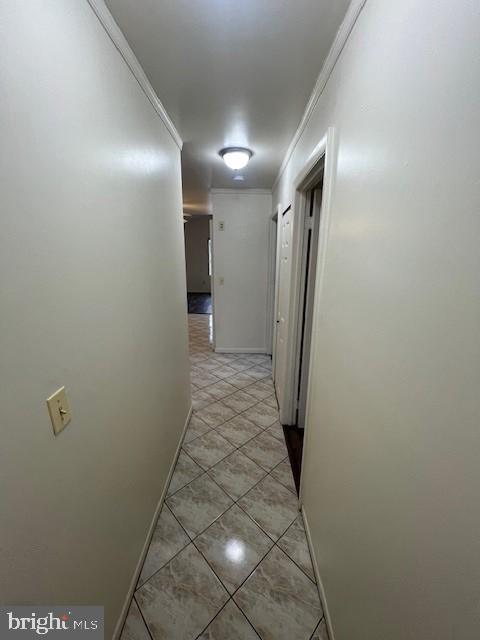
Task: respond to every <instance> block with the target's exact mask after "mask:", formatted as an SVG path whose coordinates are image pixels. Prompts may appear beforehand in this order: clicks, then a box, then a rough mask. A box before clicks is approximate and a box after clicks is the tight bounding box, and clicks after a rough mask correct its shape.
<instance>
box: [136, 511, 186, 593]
mask: <svg viewBox="0 0 480 640" xmlns="http://www.w3.org/2000/svg"><path fill="white" fill-rule="evenodd" d="M189 542H190V538H189V537H188V536H187V534H186V533H185V531H184V530H183V529H182V527H181V526H180V525H179V524H178V522H177V520H176V519H175V517H174V516H173V514H172V512H171V511H170V509H169V508H168V507H167V505H166V504H164V505H163V508H162V511H161V513H160V517H159V519H158V521H157V526H156V527H155V531H154V532H153V537H152V540H151V542H150V547H149V549H148V552H147V556H146V558H145V562H144V564H143V569H142V573H141V574H140V580H139V584H140V585H141V584H143V583H144V582H146V580H148V579H149V578H150V577H151V576H152V575H153V574H154V573H155V572H156V571H158V570H159V569H161V568H162V567H163V566H164V565H165V564H166V563H167V562H168V561H169V560H171V559H172V558H173V556H174V555H176V554H177V553H178V552H179V551H180V550H181V549H183V547H186V546H187V544H188V543H189Z"/></svg>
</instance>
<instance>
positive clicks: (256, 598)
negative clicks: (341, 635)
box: [234, 547, 322, 640]
mask: <svg viewBox="0 0 480 640" xmlns="http://www.w3.org/2000/svg"><path fill="white" fill-rule="evenodd" d="M234 600H235V602H236V603H237V605H238V606H239V607H240V608H241V609H242V611H244V613H245V614H246V616H247V617H248V619H249V620H250V622H251V623H252V624H253V626H254V627H255V629H256V630H257V632H258V634H259V635H260V637H261V638H262V639H263V640H292V638H295V640H310V637H311V635H312V633H313V631H314V630H315V628H316V626H317V625H318V623H319V621H320V619H321V617H322V608H321V605H320V600H319V597H318V592H317V589H316V587H315V585H314V584H313V583H312V581H311V580H309V579H308V578H307V577H306V575H305V574H304V573H303V572H302V571H300V569H299V568H298V567H297V566H296V565H295V564H294V563H293V562H292V561H291V560H290V559H289V558H288V557H287V556H286V555H285V554H284V553H283V552H282V551H281V550H280V549H278V548H277V547H274V548H273V549H272V550H271V551H270V552H269V554H268V555H267V557H266V558H265V559H264V560H263V562H262V563H261V564H260V565H259V567H258V568H257V569H255V571H254V572H253V574H252V575H251V576H250V577H249V578H248V580H247V581H246V582H245V583H244V584H243V585H242V587H240V589H239V590H238V591H237V593H236V594H235V595H234Z"/></svg>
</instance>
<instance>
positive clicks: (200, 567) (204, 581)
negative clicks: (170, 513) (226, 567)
mask: <svg viewBox="0 0 480 640" xmlns="http://www.w3.org/2000/svg"><path fill="white" fill-rule="evenodd" d="M135 597H136V599H137V602H138V605H139V607H140V610H141V611H142V614H143V616H144V618H145V620H146V623H147V626H148V628H149V630H150V633H151V634H152V636H153V638H154V640H193V638H196V637H197V635H198V634H199V633H201V631H202V630H203V629H204V628H205V627H206V626H207V625H208V624H209V623H210V621H211V620H212V619H213V618H214V616H215V615H216V614H217V612H218V611H219V609H220V608H221V607H222V606H223V605H224V604H225V603H226V602H227V600H228V593H227V591H226V590H225V589H224V587H223V586H222V584H221V583H220V581H219V580H218V578H217V577H216V575H215V574H214V573H213V571H212V570H211V569H210V567H209V566H208V564H207V563H206V561H205V559H204V558H203V556H202V555H201V554H200V553H199V551H197V549H196V548H195V546H194V545H193V544H190V545H188V547H186V548H185V549H184V550H183V551H182V552H180V553H179V554H178V555H177V556H175V558H173V560H171V561H170V562H169V563H168V564H167V565H165V567H163V569H160V571H158V572H157V573H156V574H155V575H154V576H153V578H151V579H150V580H149V581H148V582H147V583H146V584H145V585H144V586H143V587H141V588H140V589H139V590H138V591H137V592H136V596H135Z"/></svg>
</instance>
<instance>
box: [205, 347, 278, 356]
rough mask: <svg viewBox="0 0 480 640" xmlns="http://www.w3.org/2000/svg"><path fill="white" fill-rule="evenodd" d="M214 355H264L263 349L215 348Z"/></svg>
mask: <svg viewBox="0 0 480 640" xmlns="http://www.w3.org/2000/svg"><path fill="white" fill-rule="evenodd" d="M215 353H261V354H262V355H266V350H265V347H263V348H257V347H215Z"/></svg>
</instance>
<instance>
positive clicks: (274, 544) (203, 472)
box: [133, 347, 324, 639]
mask: <svg viewBox="0 0 480 640" xmlns="http://www.w3.org/2000/svg"><path fill="white" fill-rule="evenodd" d="M209 348H210V347H209ZM199 353H201V352H199ZM208 359H209V358H208V356H207V360H208ZM239 359H240V358H239ZM250 362H251V361H250ZM223 366H228V364H226V363H220V366H219V367H218V368H221V367H223ZM256 366H258V367H262V365H261V364H259V363H255V364H253V365H252V367H250V369H252V368H254V367H256ZM262 368H265V367H262ZM248 370H249V369H246V370H243V371H241V372H240V371H237V372H236V374H238V373H244V372H245V373H247V371H248ZM205 371H206V373H209V374H210V375H213V376H214V375H215V374H214V373H213V370H212V372H210V371H208V370H205ZM236 374H232V375H231V376H229V377H234V375H236ZM267 377H271V373H270V372H269V375H268V376H265V378H267ZM217 378H218V376H217ZM265 378H262V379H259V380H253V382H252V383H251V384H249V385H247V386H246V387H242V388H235V391H233V392H232V393H228V394H227V395H225V396H223V397H222V398H220V399H216V398H214V397H213V396H210V397H211V398H212V402H211V403H209V404H207V405H205V407H202V408H201V409H199V410H195V411H194V412H193V413H192V415H194V414H195V415H196V417H197V419H199V420H201V422H203V423H204V424H205V426H206V427H207V428H208V431H206V432H205V433H203V434H201V435H199V436H196V437H195V438H193V439H192V440H190V441H189V442H188V443H185V444H190V443H192V442H195V440H197V439H198V438H201V437H202V436H204V435H207V434H208V433H210V432H211V431H215V433H216V434H217V435H219V436H220V437H221V438H222V439H223V440H225V442H227V443H228V444H229V445H230V446H233V447H234V449H233V450H232V451H230V452H229V453H227V454H226V455H225V456H223V457H222V458H220V460H217V461H216V462H215V463H214V464H213V465H211V466H209V467H207V468H206V469H204V468H203V467H202V466H201V465H200V464H198V462H197V461H196V460H195V458H193V457H192V456H191V455H190V454H189V453H188V451H186V450H185V449H184V448H183V445H182V450H183V452H184V454H185V455H186V456H187V457H188V458H189V459H190V460H191V461H192V462H194V463H195V464H196V465H197V466H198V467H199V469H201V473H200V474H199V475H198V476H196V477H195V478H194V479H193V480H191V481H190V482H188V483H186V484H185V485H183V486H182V487H180V488H179V489H177V491H175V492H174V493H172V494H170V495H168V498H170V497H173V496H174V495H175V494H177V493H178V492H179V491H181V490H182V489H183V488H185V487H186V486H188V485H190V484H192V483H193V482H195V480H198V479H199V478H201V477H202V476H205V475H206V476H207V477H208V478H209V479H210V480H212V481H213V482H214V484H215V485H216V486H217V487H218V488H219V489H220V490H221V491H222V492H223V493H224V494H225V496H227V497H228V498H229V500H231V501H232V503H231V504H230V505H229V506H228V507H227V508H226V509H225V510H224V511H223V512H222V513H221V514H220V515H219V516H217V517H216V518H215V519H214V520H213V521H212V522H211V523H210V524H209V525H208V526H207V527H205V528H204V529H203V530H202V531H200V532H199V533H197V534H195V535H194V537H193V538H192V537H191V535H190V534H189V533H188V531H187V530H186V529H185V528H184V526H183V525H182V523H181V522H180V521H179V520H178V518H177V516H176V515H175V513H174V512H173V510H172V509H171V508H170V507H169V505H168V504H167V503H166V506H167V509H168V511H169V512H170V513H171V515H172V516H173V518H174V519H175V521H176V522H177V523H178V525H179V526H180V528H181V529H182V531H184V532H185V534H186V536H187V538H188V543H187V544H186V545H184V546H183V547H182V548H181V549H180V550H179V551H178V552H177V553H175V554H174V555H173V556H172V557H171V558H170V559H169V560H168V561H167V562H166V563H165V564H164V565H162V567H160V568H159V569H158V570H157V571H155V572H154V573H153V574H152V575H151V576H150V577H149V578H148V579H147V580H146V581H145V582H144V583H143V584H142V585H141V586H140V587H139V588H138V589H136V590H135V593H134V596H133V598H134V599H135V602H136V604H137V606H138V609H139V611H140V615H141V617H142V620H143V622H144V624H145V626H146V628H147V631H148V633H149V635H150V637H152V636H151V633H150V630H149V628H148V625H147V623H146V620H145V619H144V617H143V613H142V611H141V609H140V605H139V604H138V602H137V599H136V597H135V596H136V593H137V591H138V590H139V589H141V588H142V587H143V586H144V585H145V584H146V583H147V582H148V581H149V580H151V579H152V578H153V577H154V576H155V575H156V574H157V573H158V572H159V571H161V569H163V568H164V567H165V566H166V565H167V564H169V563H170V562H171V561H172V560H173V559H174V558H175V557H177V556H178V555H179V554H180V553H181V552H182V551H184V550H185V548H186V547H187V546H188V545H189V544H193V546H194V548H195V549H196V550H197V551H198V553H200V555H201V557H202V558H203V559H204V560H205V562H206V563H207V566H208V567H209V569H210V570H211V571H212V572H213V574H214V576H215V577H216V578H217V580H218V581H219V582H220V584H221V585H222V587H223V588H224V589H225V591H226V593H227V595H228V599H227V601H226V602H225V604H224V605H223V606H222V607H221V608H220V610H219V611H218V612H217V613H216V615H215V616H214V617H213V618H212V619H211V620H210V621H209V623H208V624H207V625H206V627H205V628H204V629H203V630H202V631H201V632H200V633H199V634H198V635H197V636H195V637H196V638H197V639H198V638H200V636H201V635H202V634H203V633H204V632H205V631H206V629H208V627H209V626H210V625H211V624H212V623H213V621H214V620H215V619H216V618H217V617H218V616H219V615H220V613H221V612H222V611H223V610H224V608H225V607H226V606H227V604H228V603H229V601H230V600H231V601H232V602H233V604H234V606H236V607H237V608H238V610H239V611H240V613H241V614H242V616H243V617H244V618H245V619H246V621H247V622H248V624H249V626H250V627H251V628H252V630H253V631H254V633H255V635H256V636H257V637H260V636H259V634H258V632H257V630H256V629H255V627H254V626H253V624H252V623H251V622H250V620H249V618H248V616H247V615H246V613H245V612H244V611H243V609H242V608H241V606H240V605H239V604H237V603H236V601H235V600H234V598H233V596H234V595H235V594H236V593H237V592H238V591H239V589H241V587H242V586H243V585H244V584H245V582H246V581H247V580H248V579H249V578H250V576H251V575H252V574H253V573H254V572H255V571H256V569H257V568H258V567H259V565H260V564H261V563H262V562H263V561H264V559H265V558H266V556H267V555H268V554H269V553H270V552H271V551H272V550H273V549H274V548H275V547H277V549H278V550H279V551H280V552H281V553H283V554H284V555H285V556H286V558H287V559H288V560H290V561H291V562H292V563H293V564H294V565H295V567H297V569H299V570H300V571H301V572H302V574H303V575H305V576H306V578H307V579H308V580H309V582H312V583H313V584H315V583H314V582H313V581H312V580H311V578H310V577H309V576H308V575H307V574H306V572H305V571H304V570H303V569H302V568H301V567H300V566H299V565H298V564H297V562H296V561H295V560H294V559H293V558H291V557H290V556H289V554H288V553H286V552H285V551H284V550H283V549H282V548H281V547H279V546H278V542H279V541H280V540H281V539H282V538H283V537H284V536H285V534H286V533H287V532H288V531H289V530H290V528H291V527H292V526H293V525H294V523H295V522H296V520H297V518H298V515H297V516H296V517H295V518H294V520H293V521H292V522H291V523H290V524H289V525H288V526H287V528H286V529H285V531H283V533H281V535H280V536H279V537H278V539H277V540H274V539H273V538H272V537H271V535H270V534H268V533H267V532H266V531H264V529H263V528H262V527H261V526H260V525H259V524H258V523H257V522H256V521H255V519H254V518H253V517H252V516H250V514H249V513H247V512H246V511H245V509H243V508H242V506H241V505H240V504H238V502H239V501H240V500H241V499H242V498H244V497H245V496H246V495H247V494H248V493H250V491H252V490H253V489H254V488H255V487H256V486H257V485H258V484H260V483H261V482H262V481H263V480H265V479H266V478H267V476H270V478H271V479H272V480H273V481H274V482H275V483H277V484H278V485H280V486H282V487H283V488H284V489H286V490H288V491H289V492H290V493H292V494H293V495H296V493H294V492H293V491H291V490H290V489H289V488H288V487H285V485H284V484H282V483H281V482H280V481H279V480H277V479H276V478H275V477H274V476H273V475H272V472H273V471H275V470H276V469H277V468H278V467H279V466H280V465H281V464H283V463H284V462H285V460H286V459H288V455H287V456H286V457H285V458H282V460H280V462H278V463H277V464H275V465H274V466H273V467H272V468H271V469H269V470H266V469H264V468H263V467H262V466H261V465H259V464H258V463H257V462H256V461H255V460H252V458H250V457H249V456H248V454H247V453H245V452H243V451H241V449H242V448H243V447H244V446H245V445H247V444H248V443H249V442H251V441H252V440H254V439H255V438H257V437H260V436H261V435H262V434H264V433H265V432H266V431H268V430H270V429H271V428H272V426H273V425H274V424H275V422H278V421H279V420H278V418H277V420H275V421H274V422H273V423H271V424H270V425H269V426H267V427H263V426H261V425H258V424H257V423H255V422H253V421H252V420H249V421H250V422H252V423H253V424H254V425H255V426H256V427H258V428H259V429H261V430H260V432H259V433H257V434H255V435H254V436H252V437H251V438H248V439H247V440H246V441H245V442H243V443H242V444H240V445H236V444H234V443H232V442H231V441H230V440H228V438H225V437H224V436H223V435H222V434H221V433H220V432H219V431H218V428H219V427H221V426H223V425H224V424H225V423H227V422H229V421H230V420H233V419H234V418H236V417H238V416H241V415H242V414H244V413H245V412H246V411H248V410H249V409H252V408H254V407H256V406H257V405H259V404H261V403H265V402H266V400H267V399H269V398H270V397H271V396H273V395H275V399H276V394H275V391H273V392H272V393H270V394H269V395H268V396H266V397H265V398H262V399H257V398H255V397H254V396H252V395H250V397H251V398H252V399H255V400H256V402H255V403H254V404H253V405H251V406H250V407H248V408H247V409H244V410H243V411H241V412H239V413H237V412H236V410H235V409H232V407H229V406H228V405H226V404H224V403H223V400H224V399H225V398H228V397H230V396H232V395H234V394H235V393H237V392H239V391H243V392H244V393H246V394H247V395H249V394H248V391H247V389H248V387H250V386H252V385H253V384H256V383H258V382H260V383H261V382H263V381H264V380H265ZM222 380H223V381H225V382H227V383H228V378H218V381H217V382H214V383H210V384H209V385H206V386H205V387H202V388H200V389H199V390H200V391H203V390H205V393H207V395H208V391H207V389H208V387H209V386H213V385H215V384H218V382H221V381H222ZM228 384H231V383H228ZM232 386H234V385H232ZM216 403H220V404H222V405H223V406H225V407H227V408H229V409H230V410H232V411H234V412H235V415H234V416H232V417H231V418H229V419H227V420H224V421H223V422H221V423H220V424H218V425H215V426H214V427H213V426H211V425H209V424H208V423H207V422H206V421H205V420H203V418H202V417H201V416H199V415H198V411H201V410H202V409H203V408H207V407H208V406H211V405H212V404H216ZM267 406H269V407H270V408H272V409H274V407H271V405H267ZM275 410H276V411H277V413H278V403H277V408H276V409H275ZM246 419H247V420H248V418H246ZM269 435H270V436H271V437H273V438H275V439H276V440H278V441H280V442H282V440H280V439H279V438H276V437H275V436H274V435H273V434H272V433H270V434H269ZM283 444H285V440H284V439H283ZM236 452H240V453H242V454H243V455H245V456H246V457H247V458H248V459H249V460H250V461H251V462H253V464H255V465H256V466H257V467H258V468H259V469H260V470H261V471H263V472H264V474H265V475H263V476H262V478H261V479H260V480H259V481H258V482H256V483H255V484H253V485H252V486H251V487H250V488H249V489H248V490H247V491H246V492H245V493H243V494H242V495H241V496H239V497H238V498H237V499H235V498H233V497H232V496H231V495H230V494H228V493H227V491H226V490H225V489H223V487H221V486H220V485H219V484H218V483H217V482H216V481H215V479H214V478H213V477H212V476H211V475H210V474H209V471H211V470H212V469H213V468H214V467H215V466H217V465H218V464H220V463H221V462H222V461H224V460H226V459H227V458H228V457H230V456H232V455H233V454H234V453H236ZM234 506H237V507H238V508H239V509H240V510H241V512H242V513H243V514H244V515H246V516H247V517H248V518H249V520H251V522H252V523H253V524H254V525H256V526H257V527H258V528H259V530H260V531H261V532H262V533H263V534H264V535H266V536H267V538H268V539H269V540H270V542H271V543H272V546H271V547H270V548H269V549H268V551H267V552H266V553H265V554H264V555H263V556H262V557H261V559H260V560H259V561H258V562H256V563H255V565H254V567H253V569H252V570H251V571H250V572H249V573H248V575H247V576H246V577H245V578H244V580H243V581H242V582H241V583H240V584H239V586H238V587H236V589H235V590H234V592H233V593H232V594H230V591H229V590H228V589H227V587H226V585H225V584H224V582H223V580H222V579H221V577H220V576H219V575H217V573H216V571H215V569H214V568H213V566H212V565H211V564H210V562H209V560H208V558H207V557H206V556H205V555H204V554H203V553H202V551H201V549H199V548H198V546H197V544H196V543H195V541H196V540H197V539H198V538H199V537H200V536H201V535H203V534H204V533H205V532H206V531H208V529H210V528H211V527H212V526H213V525H214V524H215V523H216V522H217V521H218V520H219V519H220V518H221V517H223V516H224V515H225V514H226V513H227V512H228V511H229V510H231V509H232V508H233V507H234ZM323 617H324V616H323V615H322V616H321V617H320V619H319V621H318V622H317V623H316V625H315V628H314V630H313V633H312V636H310V638H312V637H313V634H315V631H316V630H317V628H318V625H319V624H320V623H321V621H322V619H323Z"/></svg>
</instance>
